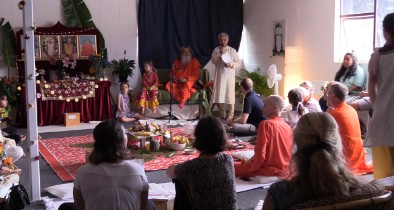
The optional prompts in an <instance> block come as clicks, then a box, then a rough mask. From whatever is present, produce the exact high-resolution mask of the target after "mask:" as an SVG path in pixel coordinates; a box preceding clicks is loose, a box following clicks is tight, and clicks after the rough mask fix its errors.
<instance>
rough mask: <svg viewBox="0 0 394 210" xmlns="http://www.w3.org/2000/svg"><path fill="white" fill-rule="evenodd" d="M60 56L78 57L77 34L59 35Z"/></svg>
mask: <svg viewBox="0 0 394 210" xmlns="http://www.w3.org/2000/svg"><path fill="white" fill-rule="evenodd" d="M60 43H61V45H60V49H61V53H60V57H62V58H64V57H66V56H68V57H71V58H78V36H77V35H62V36H60Z"/></svg>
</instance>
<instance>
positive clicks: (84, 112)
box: [21, 81, 114, 126]
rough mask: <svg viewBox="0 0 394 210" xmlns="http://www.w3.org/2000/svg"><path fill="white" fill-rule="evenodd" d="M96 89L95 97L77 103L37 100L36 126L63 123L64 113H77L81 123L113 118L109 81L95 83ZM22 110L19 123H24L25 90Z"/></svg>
mask: <svg viewBox="0 0 394 210" xmlns="http://www.w3.org/2000/svg"><path fill="white" fill-rule="evenodd" d="M96 83H97V85H98V88H97V89H96V90H95V96H94V97H91V98H86V99H80V100H79V101H78V102H75V101H74V100H71V101H70V102H67V101H59V100H56V101H54V100H48V101H42V99H41V98H37V121H38V122H37V124H38V126H46V125H58V124H63V123H64V113H67V112H79V113H80V119H81V122H89V121H102V120H106V119H111V118H114V114H113V111H112V106H111V93H110V87H111V82H110V81H101V82H99V81H98V82H96ZM37 93H41V90H40V86H39V85H37ZM22 99H23V100H22V110H21V113H22V114H21V121H22V123H26V122H27V119H26V90H25V88H23V89H22Z"/></svg>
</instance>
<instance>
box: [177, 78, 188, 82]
mask: <svg viewBox="0 0 394 210" xmlns="http://www.w3.org/2000/svg"><path fill="white" fill-rule="evenodd" d="M179 82H181V83H185V82H187V78H182V79H180V80H179Z"/></svg>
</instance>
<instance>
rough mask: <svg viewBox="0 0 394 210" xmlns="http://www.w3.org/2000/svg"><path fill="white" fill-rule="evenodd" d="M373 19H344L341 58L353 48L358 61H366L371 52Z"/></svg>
mask: <svg viewBox="0 0 394 210" xmlns="http://www.w3.org/2000/svg"><path fill="white" fill-rule="evenodd" d="M373 26H374V19H373V18H368V19H344V20H343V21H342V30H341V54H340V56H341V60H342V59H343V55H345V54H346V53H347V52H351V51H352V50H354V52H355V54H356V56H357V58H358V60H359V61H368V60H369V58H370V56H371V53H372V52H373V44H372V43H373V36H374V34H373V30H371V29H372V28H373Z"/></svg>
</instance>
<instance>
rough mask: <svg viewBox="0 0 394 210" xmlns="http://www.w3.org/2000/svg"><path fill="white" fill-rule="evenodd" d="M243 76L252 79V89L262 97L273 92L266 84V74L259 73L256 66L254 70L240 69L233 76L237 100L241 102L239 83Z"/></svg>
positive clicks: (259, 70)
mask: <svg viewBox="0 0 394 210" xmlns="http://www.w3.org/2000/svg"><path fill="white" fill-rule="evenodd" d="M245 77H248V78H250V79H251V80H252V81H253V90H254V91H255V92H256V93H257V94H260V96H261V97H262V98H264V97H267V96H270V95H272V94H274V89H273V88H269V87H268V85H267V76H266V75H264V74H262V73H261V69H260V68H257V69H255V70H254V71H251V72H249V71H247V70H246V69H240V71H239V75H238V76H236V77H235V91H236V92H237V93H236V97H237V98H238V100H239V102H240V103H242V102H243V97H244V96H243V94H242V93H241V90H240V86H239V83H240V82H241V80H242V79H243V78H245Z"/></svg>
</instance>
